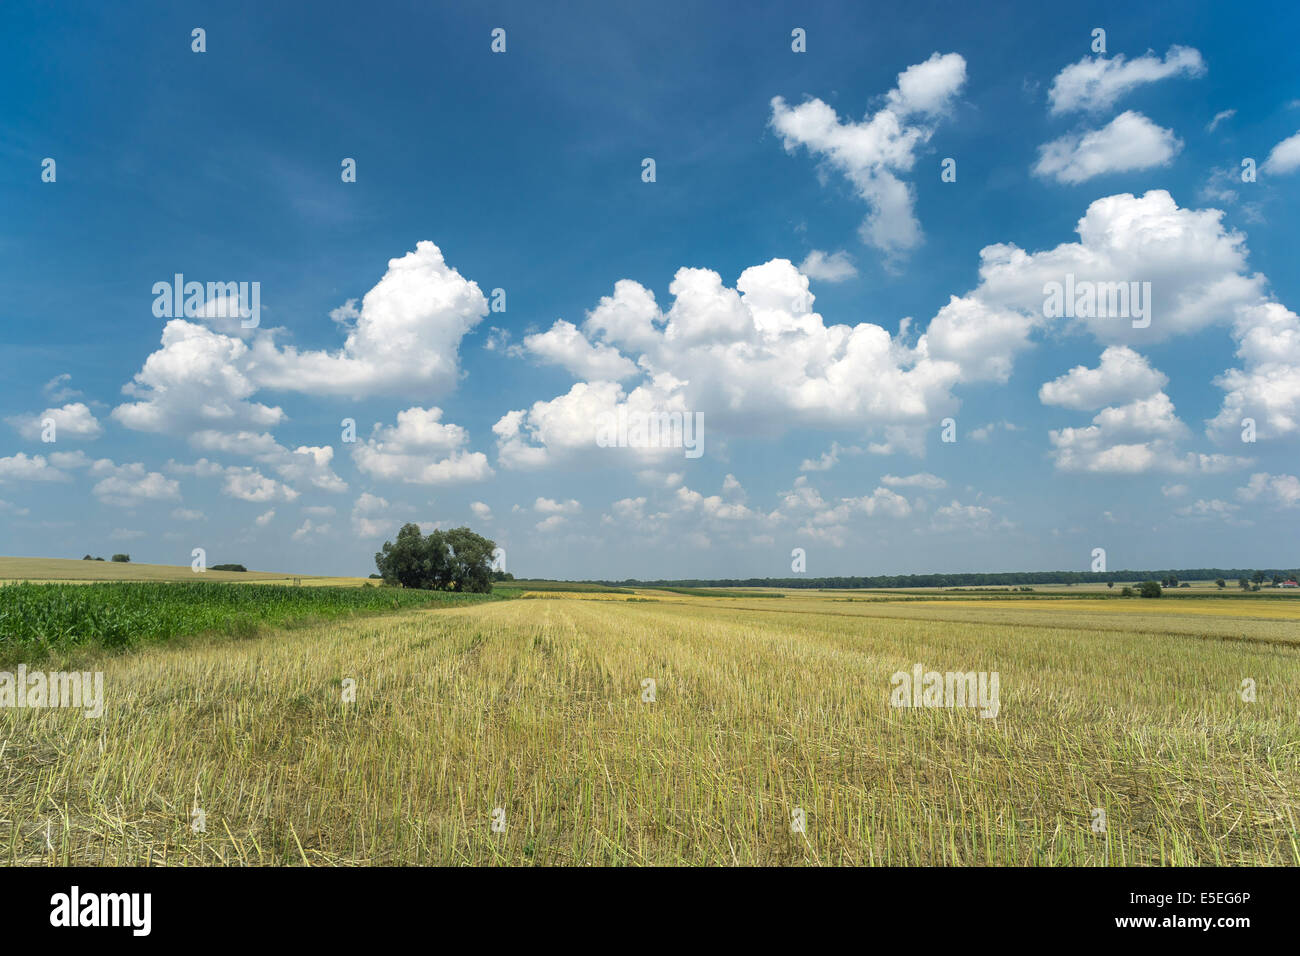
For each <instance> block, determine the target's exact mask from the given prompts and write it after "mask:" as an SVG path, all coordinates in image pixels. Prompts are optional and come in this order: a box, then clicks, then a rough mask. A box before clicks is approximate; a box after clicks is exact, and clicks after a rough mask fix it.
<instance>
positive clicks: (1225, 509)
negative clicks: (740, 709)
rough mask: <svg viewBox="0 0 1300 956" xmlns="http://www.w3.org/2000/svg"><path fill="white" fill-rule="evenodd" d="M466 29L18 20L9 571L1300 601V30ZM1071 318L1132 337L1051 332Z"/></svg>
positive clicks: (1250, 19) (1181, 18)
mask: <svg viewBox="0 0 1300 956" xmlns="http://www.w3.org/2000/svg"><path fill="white" fill-rule="evenodd" d="M460 6H462V5H452V4H443V5H435V4H428V3H378V4H374V5H371V6H368V7H357V6H356V5H351V4H331V3H321V4H314V5H312V6H311V7H310V9H309V10H308V9H303V10H299V11H294V12H290V11H287V10H279V9H271V8H269V7H268V5H266V4H252V3H249V4H240V3H234V4H221V5H211V6H209V5H205V4H186V3H174V2H169V3H132V4H125V5H115V6H114V7H113V9H111V10H108V9H104V8H102V7H101V6H100V5H95V4H63V5H59V6H58V7H56V6H54V5H50V4H32V3H10V4H7V5H6V8H5V11H4V13H3V15H2V16H3V21H4V30H3V34H2V35H3V37H4V39H3V41H0V42H3V44H4V56H3V57H2V58H0V103H3V109H2V110H0V124H2V126H3V135H0V204H2V205H3V209H4V213H3V217H2V218H0V253H3V254H2V255H0V281H2V282H3V288H4V289H5V292H6V294H5V295H4V297H3V299H0V303H2V304H0V309H2V310H3V311H2V312H0V341H2V342H3V348H2V349H0V375H2V378H0V553H5V554H23V555H45V556H71V557H80V556H81V555H82V554H83V553H85V552H91V553H94V554H102V555H105V556H107V555H109V554H111V553H113V552H116V551H126V552H129V553H131V554H132V556H133V558H134V559H135V560H137V561H151V562H159V563H171V564H185V563H189V561H190V554H191V551H192V549H193V548H195V547H202V548H204V549H205V551H206V552H207V554H208V560H209V561H210V562H213V563H216V562H222V561H239V562H242V563H244V564H247V565H248V566H249V567H258V568H265V569H271V570H295V571H303V572H314V573H368V572H369V571H370V570H371V555H372V554H373V552H374V551H375V550H376V549H377V547H378V546H379V545H380V544H381V543H382V542H383V540H384V539H385V538H386V537H392V536H393V535H394V534H395V532H396V529H397V527H399V526H400V524H401V523H403V522H404V521H417V522H420V523H421V524H423V525H425V526H429V527H431V526H433V525H434V524H440V525H442V526H444V527H446V526H454V525H459V524H465V523H467V524H470V525H471V526H472V527H474V528H476V529H478V530H481V531H483V532H484V533H486V534H488V535H490V536H492V537H493V538H495V539H496V540H497V541H498V542H499V543H500V544H501V545H502V546H503V547H504V548H505V550H506V564H507V567H508V568H509V569H510V570H511V571H514V572H515V573H517V574H525V575H544V576H551V577H592V576H595V577H601V578H622V577H629V576H636V577H660V576H664V577H697V576H698V577H747V576H751V575H759V576H765V575H771V576H787V575H789V574H790V573H791V551H792V549H794V548H803V549H804V550H805V552H806V554H807V571H808V573H809V574H814V575H830V574H871V573H906V572H925V571H943V570H950V571H962V570H999V569H1025V568H1044V569H1046V568H1051V569H1055V568H1077V569H1081V570H1086V569H1088V568H1089V567H1091V566H1092V561H1093V559H1092V551H1093V549H1094V548H1098V547H1100V548H1104V549H1105V550H1106V557H1107V562H1108V565H1109V566H1110V567H1111V568H1124V567H1130V568H1141V567H1179V566H1202V565H1218V566H1224V567H1233V566H1294V565H1295V564H1296V552H1295V545H1294V542H1295V540H1296V529H1297V517H1300V478H1297V477H1296V476H1297V474H1300V459H1298V457H1297V451H1298V449H1300V444H1298V441H1300V320H1297V317H1296V315H1295V310H1296V309H1297V308H1298V307H1300V279H1298V278H1297V276H1296V273H1295V270H1294V268H1292V266H1293V263H1294V249H1295V245H1296V241H1297V238H1300V237H1298V236H1297V226H1296V223H1297V221H1300V220H1298V217H1297V213H1298V212H1300V202H1298V200H1297V194H1298V189H1297V187H1298V186H1300V139H1296V138H1295V137H1297V134H1298V133H1300V82H1297V79H1296V77H1297V76H1300V72H1298V71H1297V66H1298V65H1300V64H1298V63H1297V54H1296V52H1295V46H1294V42H1293V38H1294V36H1295V35H1296V30H1295V27H1296V25H1297V14H1296V13H1295V12H1294V8H1293V7H1290V6H1288V5H1285V4H1276V5H1268V4H1265V5H1263V6H1262V7H1253V8H1252V9H1251V13H1250V15H1249V16H1245V15H1242V14H1241V13H1240V12H1237V11H1234V9H1233V8H1231V7H1229V6H1227V5H1211V4H1162V5H1160V6H1159V7H1153V8H1152V9H1150V10H1146V11H1135V10H1133V9H1132V7H1131V5H1128V4H1114V5H1112V4H1080V5H1072V7H1071V9H1070V10H1068V11H1062V10H1055V9H1049V8H1045V7H1044V6H1043V5H1041V4H1032V3H1026V4H1005V5H1002V7H1001V8H1000V10H999V12H998V14H997V15H993V14H990V13H988V12H984V11H981V10H979V9H977V8H976V5H970V4H926V3H915V4H908V5H906V6H905V7H904V8H901V9H898V10H892V9H884V8H882V9H872V10H868V9H865V8H864V7H863V5H860V4H835V3H827V4H818V5H817V6H816V9H815V10H813V11H809V10H807V9H806V7H805V5H802V4H759V5H747V6H746V8H745V12H744V14H743V15H738V14H736V13H733V12H729V11H728V10H727V9H726V8H725V7H724V6H723V5H701V4H674V3H664V4H654V5H648V4H647V5H639V7H638V9H636V10H627V9H615V8H613V7H611V5H607V4H595V3H593V4H579V3H573V4H564V5H563V6H562V7H560V8H558V11H557V12H546V11H544V10H542V9H540V8H539V7H538V6H537V5H536V4H490V3H489V4H474V5H473V9H459V7H460ZM624 6H626V5H618V7H624ZM701 7H703V9H701ZM195 28H202V29H203V30H204V31H205V36H204V39H205V46H206V49H205V51H204V52H195V51H194V50H193V49H192V44H193V40H192V36H191V31H192V30H193V29H195ZM495 28H501V29H504V30H505V38H506V41H505V42H506V48H505V51H504V52H501V53H495V52H493V51H492V49H491V43H492V36H491V34H492V31H493V30H494V29H495ZM796 28H799V29H802V30H803V31H805V34H806V52H795V51H793V50H792V37H791V31H792V30H794V29H796ZM1095 28H1102V29H1104V30H1105V51H1104V52H1099V51H1098V52H1094V49H1093V47H1094V44H1095V43H1096V41H1095V39H1094V36H1093V30H1094V29H1095ZM47 158H49V159H53V160H54V167H53V170H54V181H53V182H48V181H44V178H48V176H43V169H44V168H45V167H44V165H43V162H44V160H46V159H47ZM345 158H351V159H354V160H355V162H356V181H355V182H344V181H343V178H342V176H341V163H342V162H343V160H344V159H345ZM646 158H652V159H653V160H654V163H655V180H654V181H653V182H646V181H644V180H643V160H644V159H646ZM1247 158H1249V159H1252V160H1253V161H1254V165H1255V167H1256V170H1257V175H1256V176H1255V177H1254V181H1253V182H1243V181H1242V170H1243V167H1242V162H1243V160H1244V159H1247ZM945 159H953V160H955V162H956V166H955V169H956V179H955V181H952V182H945V181H943V180H942V178H941V175H940V173H941V164H942V162H943V160H945ZM1081 223H1082V224H1084V225H1083V232H1082V233H1081V232H1080V231H1079V230H1080V228H1081ZM390 262H391V263H392V264H391V265H390ZM679 270H688V271H686V272H680V271H679ZM177 273H181V274H183V275H184V276H185V278H186V279H187V280H196V281H199V282H204V283H207V282H256V283H258V288H259V292H260V306H261V311H260V315H259V324H258V326H257V327H256V328H252V329H244V328H242V327H241V326H240V323H238V322H237V321H234V322H232V321H231V320H229V319H223V318H222V317H221V316H220V315H213V314H207V315H192V316H179V317H171V318H170V319H169V318H168V317H165V316H158V315H155V308H154V302H155V295H154V293H153V291H152V290H153V288H154V285H155V284H156V283H159V282H170V281H171V280H172V277H173V276H174V275H175V274H177ZM1067 273H1068V274H1070V275H1072V276H1074V277H1075V278H1076V279H1077V280H1079V281H1083V282H1103V283H1113V282H1124V283H1128V282H1137V283H1138V284H1139V288H1140V287H1141V283H1143V282H1150V283H1151V285H1150V288H1151V310H1150V325H1149V326H1148V327H1146V328H1136V327H1134V326H1133V324H1132V323H1131V322H1130V321H1129V319H1128V317H1126V316H1115V315H1106V314H1098V315H1094V316H1091V317H1082V318H1076V319H1068V318H1052V317H1048V316H1045V315H1044V308H1043V301H1044V294H1043V290H1044V285H1045V283H1046V282H1050V281H1064V278H1065V276H1066V274H1067ZM498 289H499V290H503V291H504V305H505V308H504V311H491V304H492V302H493V298H494V295H493V294H494V290H498ZM372 290H373V291H372ZM651 297H653V298H651ZM954 297H955V298H954ZM499 301H500V300H499V297H498V302H499ZM602 302H604V304H603V305H602ZM206 311H207V312H208V313H215V312H217V311H218V306H217V304H216V303H213V304H209V305H208V306H207V307H206ZM332 316H333V317H332ZM904 319H910V321H909V322H908V323H907V324H906V326H902V325H900V323H902V322H903V320H904ZM557 322H562V323H565V324H558V325H557ZM165 330H166V332H165ZM164 335H166V339H164ZM620 407H621V408H623V409H625V411H628V412H630V413H636V414H650V415H654V414H660V413H664V412H668V413H673V412H675V413H678V414H690V415H695V414H697V413H698V414H700V415H702V416H703V422H704V426H703V429H704V431H703V436H704V444H703V454H702V455H701V456H700V457H698V458H688V457H686V455H685V454H684V453H683V449H682V448H677V447H668V448H650V449H645V448H642V449H632V448H608V447H599V443H598V440H597V435H596V433H595V432H594V431H593V429H594V428H595V427H596V423H598V422H599V421H600V420H601V416H602V415H612V414H616V413H617V411H618V409H619V408H620ZM435 410H436V411H435ZM399 414H400V415H401V417H400V418H399ZM345 418H351V419H354V420H355V422H356V432H357V441H355V442H348V441H344V440H343V438H344V436H343V434H342V428H341V425H340V423H341V422H342V421H343V420H344V419H345ZM945 418H952V419H953V420H954V422H955V434H956V441H952V442H945V441H943V440H942V426H941V422H942V421H943V420H944V419H945ZM1244 419H1251V420H1253V421H1254V423H1255V438H1256V440H1255V441H1250V442H1247V441H1243V440H1242V434H1243V426H1242V424H1241V423H1242V421H1243V420H1244ZM46 420H52V421H53V422H54V423H55V429H54V434H53V436H52V437H53V438H54V440H53V441H45V440H43V438H46V437H51V436H50V435H48V433H47V430H46V429H44V428H43V427H42V423H44V422H45V421H46Z"/></svg>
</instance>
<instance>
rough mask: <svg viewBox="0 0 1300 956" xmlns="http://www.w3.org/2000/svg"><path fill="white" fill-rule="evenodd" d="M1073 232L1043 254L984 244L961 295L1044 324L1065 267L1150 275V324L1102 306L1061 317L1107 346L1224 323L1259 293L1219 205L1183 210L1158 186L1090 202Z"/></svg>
mask: <svg viewBox="0 0 1300 956" xmlns="http://www.w3.org/2000/svg"><path fill="white" fill-rule="evenodd" d="M1077 231H1078V234H1079V241H1078V242H1065V243H1061V244H1060V245H1058V246H1056V247H1054V248H1051V249H1046V250H1043V251H1041V252H1026V251H1024V250H1023V249H1020V248H1019V247H1017V246H1015V245H1011V244H1000V245H992V246H986V247H985V248H984V249H983V250H981V252H980V259H981V265H980V284H979V286H978V287H977V288H976V289H975V291H974V292H972V293H970V294H968V296H967V298H968V299H974V300H975V301H976V302H977V303H979V304H980V305H981V306H983V307H984V308H989V309H1004V310H1011V311H1016V312H1020V313H1021V314H1022V315H1023V316H1024V317H1025V319H1026V321H1032V322H1034V323H1035V324H1041V323H1042V322H1043V312H1044V301H1045V292H1044V286H1045V285H1046V284H1047V283H1049V282H1056V283H1064V282H1065V280H1066V277H1067V276H1070V275H1072V276H1074V280H1075V283H1076V286H1077V285H1078V284H1079V283H1081V282H1087V283H1118V282H1126V283H1131V282H1150V283H1151V303H1150V308H1151V324H1150V326H1149V327H1148V328H1134V327H1133V324H1132V321H1131V320H1130V319H1126V318H1122V317H1115V316H1111V315H1101V314H1097V315H1095V316H1092V317H1083V318H1076V319H1073V320H1064V321H1066V322H1073V323H1075V324H1077V325H1078V326H1080V327H1082V328H1085V329H1086V330H1087V331H1089V332H1091V333H1092V334H1093V336H1095V337H1096V338H1097V339H1098V341H1101V342H1103V343H1106V344H1110V343H1126V342H1127V343H1132V342H1137V341H1142V342H1159V341H1164V340H1167V339H1169V338H1172V337H1174V336H1177V335H1183V334H1190V333H1194V332H1198V331H1200V330H1201V329H1203V328H1205V327H1206V326H1208V325H1212V324H1216V323H1217V324H1226V323H1228V322H1230V321H1231V320H1232V319H1233V317H1234V314H1235V311H1236V309H1237V308H1238V307H1239V306H1242V305H1247V304H1253V303H1255V302H1258V301H1259V300H1260V299H1261V298H1262V296H1263V291H1264V287H1265V280H1264V277H1263V276H1261V275H1258V274H1255V275H1251V274H1249V273H1248V272H1247V264H1246V256H1247V250H1246V237H1245V236H1244V235H1243V234H1241V233H1239V232H1235V231H1233V230H1229V229H1225V228H1224V226H1223V213H1222V212H1221V211H1220V210H1217V209H1199V210H1197V209H1185V208H1181V207H1179V206H1178V204H1177V203H1176V202H1174V199H1173V197H1172V196H1170V195H1169V193H1168V192H1166V191H1165V190H1163V189H1153V190H1151V191H1149V192H1147V193H1146V194H1145V195H1142V196H1134V195H1132V194H1131V193H1121V194H1117V195H1114V196H1106V197H1104V198H1102V199H1098V200H1095V201H1094V202H1093V203H1092V204H1090V205H1089V206H1088V209H1087V211H1086V212H1085V213H1084V216H1083V218H1082V219H1080V220H1079V224H1078V227H1077ZM1094 311H1096V312H1098V313H1100V312H1102V311H1105V310H1101V309H1098V310H1094ZM1057 321H1061V320H1057ZM992 348H993V346H992V345H990V349H992ZM1007 351H1008V352H1010V351H1012V350H1011V349H1008V350H1007ZM993 354H996V351H994V353H993Z"/></svg>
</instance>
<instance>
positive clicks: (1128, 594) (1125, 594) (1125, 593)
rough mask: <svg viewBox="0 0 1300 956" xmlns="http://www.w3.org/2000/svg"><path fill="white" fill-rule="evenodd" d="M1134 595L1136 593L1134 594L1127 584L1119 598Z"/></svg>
mask: <svg viewBox="0 0 1300 956" xmlns="http://www.w3.org/2000/svg"><path fill="white" fill-rule="evenodd" d="M1133 593H1134V592H1133V589H1132V588H1131V587H1129V586H1128V585H1127V584H1126V585H1124V590H1122V591H1120V592H1119V596H1120V597H1132V596H1133Z"/></svg>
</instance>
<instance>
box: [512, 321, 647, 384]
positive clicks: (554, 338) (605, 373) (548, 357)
mask: <svg viewBox="0 0 1300 956" xmlns="http://www.w3.org/2000/svg"><path fill="white" fill-rule="evenodd" d="M524 348H525V349H526V350H527V351H529V352H531V353H532V354H533V355H536V356H537V357H538V358H540V359H541V360H542V361H544V362H549V363H550V364H552V365H559V366H562V367H563V368H564V369H565V370H567V371H568V372H570V373H571V374H573V375H575V376H577V377H578V378H589V379H598V380H607V381H612V382H617V381H619V380H620V379H624V378H628V377H629V376H632V375H635V374H636V373H637V369H636V366H635V365H633V364H632V363H631V362H630V361H628V360H627V359H626V358H624V357H623V356H622V355H620V354H619V351H618V349H616V348H612V347H611V346H608V345H603V344H601V345H592V344H591V343H590V342H588V341H587V339H586V338H585V337H584V336H583V335H582V333H581V332H579V331H578V329H577V327H576V326H575V325H573V323H571V322H565V321H564V320H563V319H560V320H559V321H557V322H556V323H555V324H554V325H553V326H551V328H550V330H549V331H547V332H542V333H539V334H537V335H529V336H527V337H526V338H525V339H524Z"/></svg>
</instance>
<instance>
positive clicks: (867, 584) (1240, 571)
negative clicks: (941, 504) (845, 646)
mask: <svg viewBox="0 0 1300 956" xmlns="http://www.w3.org/2000/svg"><path fill="white" fill-rule="evenodd" d="M1152 580H1154V581H1157V582H1169V581H1173V582H1174V583H1175V584H1177V582H1179V581H1219V580H1223V581H1231V580H1236V581H1241V580H1246V581H1254V582H1255V583H1256V584H1263V583H1264V582H1266V581H1269V580H1280V581H1293V580H1300V569H1297V568H1292V569H1289V570H1288V569H1282V568H1270V569H1268V570H1259V569H1255V568H1249V569H1245V568H1182V569H1179V570H1165V571H1130V570H1121V571H992V572H963V573H949V574H889V575H874V576H852V577H825V578H808V577H799V578H681V579H674V580H662V579H661V580H655V581H649V580H641V579H639V578H626V579H624V580H622V581H603V580H602V581H593V582H592V583H594V584H604V585H608V586H609V587H687V588H726V587H731V588H741V587H750V588H762V587H770V588H790V589H794V588H810V589H816V588H834V589H840V590H852V589H855V588H953V587H979V586H991V585H1004V586H1010V587H1014V586H1017V585H1027V584H1116V583H1120V582H1130V583H1134V584H1137V583H1140V582H1143V581H1152Z"/></svg>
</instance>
